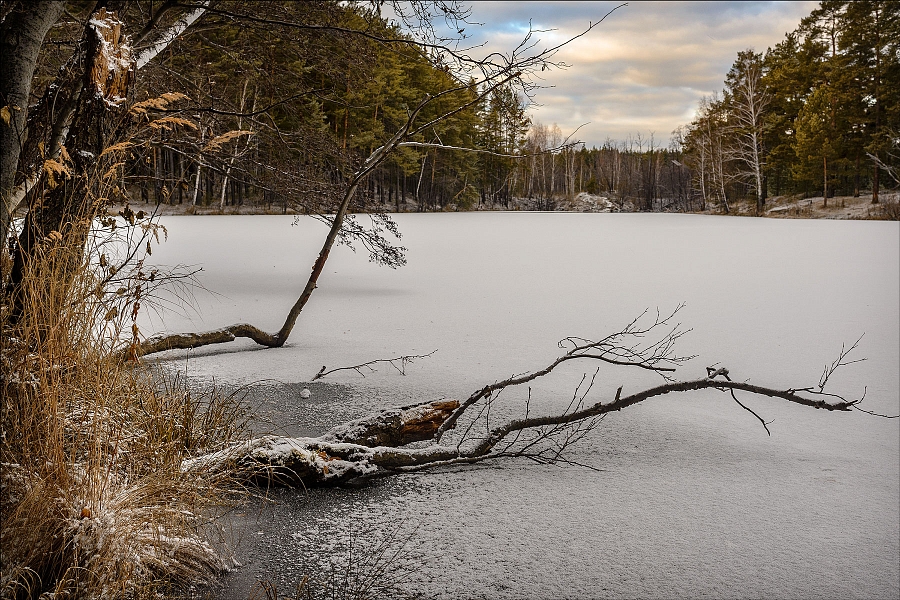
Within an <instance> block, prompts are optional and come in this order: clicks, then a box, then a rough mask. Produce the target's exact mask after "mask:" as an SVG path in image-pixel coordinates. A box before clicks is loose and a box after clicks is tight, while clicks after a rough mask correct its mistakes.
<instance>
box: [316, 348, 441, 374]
mask: <svg viewBox="0 0 900 600" xmlns="http://www.w3.org/2000/svg"><path fill="white" fill-rule="evenodd" d="M435 352H437V349H435V350H432V351H431V352H429V353H428V354H412V355H409V356H406V355H404V356H398V357H396V358H377V359H375V360H370V361H368V362H364V363H362V364H359V365H353V366H351V367H337V368H336V369H329V370H328V371H326V370H325V365H322V368H321V369H319V372H318V373H316V375H315V377H313V378H312V380H313V381H315V380H317V379H322V378H323V377H326V376H328V375H330V374H331V373H336V372H337V371H356V372H357V373H359V374H360V375H361V376H363V377H365V376H366V374H365V373H363V369H368V371H369V372H370V373H375V372H376V369H373V368H372V365H376V364H378V363H388V364H389V365H391V366H392V367H394V368H395V369H397V372H398V373H400V374H401V375H406V365H409V364H412V363H414V362H415V361H417V360H419V359H420V358H428V357H429V356H431V355H432V354H434V353H435ZM397 363H400V366H397Z"/></svg>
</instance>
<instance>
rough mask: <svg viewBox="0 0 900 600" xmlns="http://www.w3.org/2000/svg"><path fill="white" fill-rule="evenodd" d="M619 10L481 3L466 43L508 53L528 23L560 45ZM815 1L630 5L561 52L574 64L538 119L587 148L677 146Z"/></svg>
mask: <svg viewBox="0 0 900 600" xmlns="http://www.w3.org/2000/svg"><path fill="white" fill-rule="evenodd" d="M616 6H618V3H614V2H476V3H474V4H472V20H473V21H478V22H480V23H483V25H482V26H481V27H474V26H469V27H467V28H466V33H467V34H471V36H472V37H471V38H470V39H469V40H467V41H468V42H471V43H472V44H473V45H474V44H480V43H485V42H486V46H485V50H482V52H485V53H486V52H508V51H510V50H511V49H512V48H513V47H515V45H516V44H517V43H518V42H519V41H521V39H522V36H523V35H524V33H525V32H526V31H527V30H528V27H529V24H530V26H531V27H533V28H534V29H544V30H553V31H546V32H543V33H538V34H535V37H536V38H539V39H540V44H539V45H540V47H548V46H552V45H555V44H559V43H561V42H563V41H565V40H567V39H569V38H571V37H572V36H574V35H577V34H578V33H580V32H581V31H583V30H584V29H585V28H586V27H587V25H588V23H589V22H596V21H598V20H599V19H600V18H602V17H603V16H604V15H606V14H607V13H608V12H609V11H610V10H612V9H613V8H615V7H616ZM816 6H817V3H816V2H630V3H629V4H628V6H623V7H620V8H618V9H616V10H615V11H614V12H612V14H610V15H609V16H608V17H607V18H606V20H605V21H604V22H603V23H602V24H600V25H599V26H598V27H597V28H596V29H594V30H593V31H591V32H590V33H588V34H587V35H585V36H583V37H581V38H579V39H577V40H575V41H573V42H572V43H570V44H568V45H566V46H564V47H563V48H562V49H560V51H559V53H558V55H557V57H556V58H557V59H559V60H561V61H564V62H565V63H567V64H569V65H571V67H570V68H568V69H564V70H554V71H548V72H545V73H542V74H541V75H542V78H543V81H542V83H543V84H544V85H547V86H552V87H549V88H548V89H544V90H541V91H540V92H539V93H538V95H537V97H536V101H537V102H538V103H539V104H540V105H541V106H536V107H534V108H533V109H532V114H533V116H534V118H535V119H537V120H539V121H541V122H543V123H546V124H548V125H549V124H552V123H557V124H558V125H559V126H560V127H561V128H562V129H563V131H565V132H571V131H572V130H574V129H575V128H577V127H578V126H579V125H582V124H583V123H585V122H587V121H590V125H587V126H585V127H584V128H582V129H581V130H580V131H579V133H578V137H579V138H580V139H582V140H584V141H585V142H586V143H587V144H588V146H591V145H601V144H602V143H603V142H604V140H606V139H607V138H611V139H613V140H625V139H627V138H629V137H633V136H635V135H636V134H638V133H640V134H641V135H643V136H647V135H648V134H649V133H650V132H655V137H656V139H657V140H658V141H662V142H663V144H666V143H668V138H669V134H670V133H671V131H672V130H673V129H675V128H676V127H678V126H679V125H683V124H686V123H687V122H689V121H690V120H691V118H692V117H693V114H694V112H695V111H696V108H697V102H698V101H699V99H700V98H701V97H702V96H704V95H709V94H711V93H712V92H713V91H717V90H721V89H722V87H723V81H724V79H725V75H726V73H727V72H728V69H729V68H730V67H731V64H732V63H733V62H734V59H735V57H736V56H737V53H738V52H739V51H740V50H744V49H746V48H753V49H755V50H756V51H757V52H765V50H766V49H767V48H769V47H771V46H774V45H775V44H777V43H778V42H780V41H781V40H782V39H784V35H785V33H787V32H788V31H791V30H793V29H795V28H796V27H797V25H798V24H799V23H800V19H801V18H802V17H804V16H806V15H808V14H809V13H810V12H811V11H812V10H813V9H814V8H815V7H816Z"/></svg>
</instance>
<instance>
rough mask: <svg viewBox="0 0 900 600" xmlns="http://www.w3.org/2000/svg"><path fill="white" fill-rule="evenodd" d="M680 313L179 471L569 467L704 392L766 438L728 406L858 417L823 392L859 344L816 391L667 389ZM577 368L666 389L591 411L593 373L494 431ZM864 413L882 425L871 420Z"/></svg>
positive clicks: (747, 386) (849, 404) (690, 384)
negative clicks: (532, 363)
mask: <svg viewBox="0 0 900 600" xmlns="http://www.w3.org/2000/svg"><path fill="white" fill-rule="evenodd" d="M680 308H681V306H679V307H678V308H677V309H676V310H675V311H674V312H673V313H671V314H670V315H668V316H666V317H661V316H660V314H659V313H657V315H656V317H655V318H654V319H653V320H652V322H650V323H649V324H643V325H642V324H641V317H638V319H635V320H634V321H632V322H631V323H629V324H628V325H627V326H626V327H625V328H623V329H622V330H621V331H619V332H617V333H614V334H612V335H610V336H607V337H605V338H602V339H601V340H600V341H596V342H594V341H590V340H586V339H585V338H577V337H570V338H565V339H564V340H563V341H561V342H560V346H562V347H567V348H569V350H568V351H567V352H566V353H565V354H563V355H562V356H560V357H559V358H557V359H556V360H555V361H553V362H552V363H551V364H550V365H548V366H547V367H545V368H544V369H541V370H538V371H534V372H531V373H526V374H523V375H517V376H513V377H510V378H508V379H506V380H503V381H500V382H496V383H494V384H491V385H488V386H485V387H483V388H481V389H480V390H478V391H476V392H474V393H473V394H472V395H471V396H470V397H469V398H468V399H467V400H465V401H464V402H462V403H460V402H458V401H456V400H438V401H434V402H425V403H421V404H414V405H411V406H405V407H400V408H396V409H388V410H385V411H382V412H380V413H378V414H376V415H374V416H372V417H366V418H363V419H357V420H356V421H351V422H349V423H347V424H345V425H341V426H338V427H335V428H334V429H332V430H331V431H329V432H327V433H325V434H323V435H321V436H319V437H315V438H288V437H277V436H267V437H263V438H259V439H255V440H250V441H246V442H242V443H241V444H238V445H235V446H233V447H231V448H228V449H226V450H222V451H219V452H216V453H213V454H208V455H205V456H200V457H197V458H193V459H190V460H188V461H185V463H184V464H183V469H185V470H204V471H210V472H212V473H218V472H223V471H227V472H229V473H230V474H231V475H233V476H234V475H236V476H238V477H243V478H245V479H247V480H250V481H255V482H257V483H264V484H266V485H271V484H279V485H304V486H313V485H334V484H339V483H342V482H344V481H347V480H349V479H355V478H361V477H362V478H365V477H373V476H379V475H386V474H392V473H400V472H404V471H415V470H421V469H428V468H435V467H441V466H449V465H458V464H474V463H478V462H482V461H486V460H495V459H499V458H510V457H520V458H527V459H529V460H532V461H535V462H538V463H542V464H545V463H559V462H562V463H565V464H569V463H571V464H575V463H573V462H572V461H570V460H569V459H568V458H567V457H566V451H567V450H568V449H569V448H571V447H572V445H573V444H575V443H577V442H578V440H580V439H582V438H583V437H584V436H585V435H587V434H589V433H590V432H591V431H593V430H594V429H595V428H596V427H597V425H598V424H599V423H600V421H602V420H603V418H604V417H605V416H606V415H607V414H609V413H611V412H615V411H620V410H622V409H624V408H627V407H629V406H634V405H635V404H638V403H640V402H643V401H645V400H649V399H651V398H656V397H660V396H666V395H669V394H683V393H689V392H693V391H699V390H704V389H715V390H719V391H721V392H723V393H724V392H727V393H728V394H729V395H730V396H731V397H732V399H733V400H734V401H735V402H737V403H738V404H739V405H740V406H741V407H742V408H744V409H745V410H747V411H748V412H750V413H751V414H753V415H754V416H755V417H756V418H757V419H758V420H759V421H760V422H761V423H762V424H763V427H765V429H766V432H767V433H768V434H769V435H771V431H770V430H769V428H768V425H769V423H768V422H766V421H765V420H764V419H763V418H762V417H761V416H760V415H759V414H757V413H756V412H755V411H754V410H753V409H751V408H750V407H748V406H747V405H746V404H744V403H742V402H740V401H739V400H738V399H737V397H736V396H735V392H736V391H741V392H746V393H748V394H753V395H756V396H766V397H770V398H779V399H782V400H786V401H788V402H791V403H794V404H798V405H800V406H806V407H810V408H816V409H821V410H828V411H844V412H847V411H851V410H863V409H861V408H859V406H858V404H859V403H860V402H861V401H862V400H863V398H865V394H863V396H862V397H861V398H859V399H858V400H847V399H846V398H845V397H843V396H841V395H838V394H834V393H830V392H825V383H827V380H828V378H829V377H830V376H831V374H833V373H834V371H835V370H836V369H837V368H839V367H841V366H845V365H848V364H852V363H853V362H857V361H851V360H847V355H848V354H849V353H850V352H851V351H852V350H853V349H855V348H856V346H857V344H853V345H852V346H851V347H850V349H845V348H842V349H841V354H840V356H839V357H838V359H837V360H835V361H834V362H833V363H831V365H830V366H829V367H828V368H826V371H825V374H826V376H824V377H823V378H822V380H820V384H821V385H819V386H815V387H803V388H787V389H782V388H774V387H768V386H763V385H756V384H752V383H749V382H747V381H734V380H732V378H731V376H730V374H729V371H728V369H726V368H724V367H720V368H715V367H707V372H706V377H702V378H700V379H692V380H688V381H676V380H674V379H672V377H671V376H670V375H669V373H670V372H671V370H672V367H669V366H665V365H670V364H678V363H680V362H682V361H684V360H686V358H684V357H678V356H677V355H676V354H674V349H673V343H674V341H675V340H676V339H677V338H678V337H680V336H681V335H683V333H684V331H683V330H681V329H680V326H679V325H677V324H676V325H673V324H672V323H671V321H672V320H673V317H674V315H675V313H677V312H678V310H680ZM644 314H646V311H645V313H644ZM642 317H643V315H642ZM651 332H656V333H657V335H655V336H650V337H651V339H650V340H649V341H643V338H645V337H647V336H648V334H650V333H651ZM574 359H589V360H600V361H601V362H603V363H605V364H610V365H613V366H617V367H622V366H634V367H638V368H643V369H650V370H652V371H655V372H657V373H658V374H659V375H660V376H662V377H663V379H664V382H663V383H662V384H660V385H657V386H655V387H650V388H647V389H644V390H642V391H639V392H637V393H634V394H630V395H623V394H622V387H619V388H618V389H617V390H616V392H615V395H614V397H612V398H611V399H606V400H601V401H599V402H594V403H592V404H591V403H588V402H587V396H588V394H589V392H591V390H592V388H593V385H594V381H595V379H596V378H597V375H598V373H599V370H600V369H599V367H598V368H597V369H596V370H595V371H594V374H593V376H591V377H588V376H587V375H586V374H585V375H584V376H583V377H582V379H581V382H580V383H579V384H578V386H577V387H576V389H575V392H574V394H573V395H572V398H571V400H570V401H569V403H568V405H567V406H566V408H565V409H564V410H562V411H561V412H559V413H556V414H549V415H538V416H535V415H533V414H531V389H530V388H529V390H528V400H527V401H526V404H525V409H524V415H523V416H522V418H519V419H510V420H506V421H504V422H502V423H501V424H499V425H495V426H491V409H492V407H493V405H494V404H495V403H496V402H498V398H499V396H500V394H501V392H502V391H503V390H504V389H506V388H507V387H511V386H518V385H523V384H527V383H529V382H530V381H533V380H534V379H536V378H538V377H541V376H543V375H546V374H547V373H549V372H551V371H552V370H553V369H554V368H555V367H556V366H558V365H559V364H561V363H562V362H565V361H567V360H574ZM390 360H396V359H390ZM373 362H376V361H373ZM382 362H389V360H388V361H382ZM361 367H362V366H359V368H361ZM345 368H354V367H345ZM320 373H322V372H320ZM863 412H866V413H868V414H873V415H875V416H886V415H877V414H875V413H873V412H871V411H863ZM463 417H465V419H466V421H465V422H466V426H465V427H462V428H461V431H457V432H456V433H455V434H454V437H455V438H456V439H455V440H454V441H453V442H452V443H448V444H445V443H442V442H441V439H442V436H443V435H445V434H447V433H448V432H449V431H450V430H453V429H455V428H456V426H457V424H458V423H459V421H460V420H461V419H462V418H463ZM890 418H895V417H890Z"/></svg>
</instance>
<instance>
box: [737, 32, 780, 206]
mask: <svg viewBox="0 0 900 600" xmlns="http://www.w3.org/2000/svg"><path fill="white" fill-rule="evenodd" d="M726 85H727V86H728V91H729V97H728V101H729V108H730V111H729V113H730V114H729V116H730V118H731V120H732V123H731V130H732V132H733V133H734V135H733V136H732V139H733V141H734V143H733V145H732V146H731V148H730V149H729V154H730V155H731V158H733V159H735V160H736V161H737V163H738V164H740V165H743V166H744V169H742V173H741V175H740V176H741V178H742V179H748V180H750V181H751V182H752V185H753V189H754V191H755V195H756V213H757V214H761V213H762V210H763V206H764V205H765V203H766V188H765V183H764V179H763V177H764V176H763V171H764V170H765V166H766V165H765V154H764V149H763V136H764V134H765V122H764V114H765V110H766V108H767V107H768V105H769V103H770V102H771V95H770V94H769V93H768V91H767V90H766V88H765V85H764V83H763V62H762V55H761V54H757V53H755V52H753V51H752V50H744V51H743V52H739V53H738V58H737V61H735V63H734V66H732V67H731V71H730V72H729V73H728V79H727V80H726Z"/></svg>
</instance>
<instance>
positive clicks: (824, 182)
mask: <svg viewBox="0 0 900 600" xmlns="http://www.w3.org/2000/svg"><path fill="white" fill-rule="evenodd" d="M279 10H281V11H284V12H285V13H286V14H285V15H284V18H283V20H284V22H289V21H293V22H295V21H297V20H298V19H297V15H294V14H293V13H297V12H309V13H316V14H315V15H304V17H305V18H306V20H309V17H310V16H313V17H315V20H316V21H317V22H321V23H330V24H331V25H333V26H334V27H337V28H340V27H345V28H347V29H348V30H349V29H354V30H358V29H364V30H366V31H369V32H371V33H372V38H366V37H360V36H352V35H347V36H346V37H345V38H343V39H342V38H340V37H338V38H337V39H339V40H340V41H339V42H336V41H335V40H336V38H335V36H334V35H328V36H325V35H320V34H318V32H316V31H315V30H312V31H304V32H302V33H303V37H302V39H298V37H297V36H296V35H292V34H294V33H295V32H292V31H290V28H287V27H285V28H279V27H277V26H273V25H272V21H276V22H277V21H278V15H270V16H269V17H268V18H267V22H266V24H265V26H259V27H254V26H253V24H252V23H247V22H246V20H245V21H243V22H242V23H241V24H240V25H238V24H227V23H226V24H223V25H221V26H217V27H210V28H209V29H208V30H207V31H202V32H200V33H197V34H195V35H192V36H185V37H184V39H182V40H179V41H178V42H176V44H173V46H172V48H171V49H170V50H169V51H168V55H167V57H165V60H163V61H161V63H160V64H159V65H156V66H155V67H154V72H153V77H152V78H148V80H147V81H148V84H146V85H145V88H144V89H143V90H139V91H138V98H140V97H141V94H144V97H145V98H146V99H147V100H146V101H147V102H148V103H149V106H148V109H157V110H158V109H169V110H171V111H172V113H173V116H172V118H171V121H170V122H169V123H168V124H163V125H162V126H160V125H157V126H156V128H155V129H154V131H153V136H152V139H149V140H148V142H149V143H146V144H143V145H140V148H141V150H140V151H137V150H136V151H135V153H134V155H133V158H132V160H131V162H130V164H129V167H128V169H127V170H126V172H125V177H127V178H129V179H130V182H129V183H130V185H129V186H128V189H129V190H130V194H131V197H132V198H134V199H137V198H135V196H136V195H137V194H138V193H139V194H140V196H141V199H142V200H144V201H151V202H153V201H155V202H166V203H178V204H184V203H188V204H198V205H204V206H210V205H212V206H219V207H222V208H224V207H226V206H231V205H266V206H269V207H281V208H283V209H285V210H287V209H289V208H290V209H292V210H297V211H299V212H311V211H316V210H327V208H328V206H329V205H330V201H329V198H332V197H334V195H335V190H337V189H338V188H339V187H340V185H341V183H342V182H343V181H345V180H346V178H347V176H348V173H351V172H352V171H353V169H354V168H355V166H358V164H359V162H360V161H361V160H362V159H363V158H364V157H365V156H368V155H369V154H370V153H371V152H372V151H373V150H374V149H375V148H377V147H378V146H379V145H380V144H381V143H383V142H384V141H385V140H386V139H387V137H389V135H390V134H391V133H392V132H393V131H395V130H396V129H397V127H398V126H399V125H400V124H401V123H402V122H403V121H404V120H405V119H406V118H407V115H408V113H409V111H410V110H411V107H412V106H413V105H414V104H415V103H416V102H417V100H418V99H419V98H422V97H424V95H425V94H431V95H437V94H440V92H441V91H442V90H445V89H448V88H450V87H454V86H457V87H460V86H459V84H460V83H464V82H459V81H456V80H455V76H454V74H453V73H452V72H451V71H450V69H446V68H442V66H441V64H440V62H435V61H434V60H433V58H434V57H432V56H429V54H428V51H427V49H423V48H421V47H416V46H410V45H405V44H403V43H402V40H403V39H404V37H405V34H404V32H403V31H402V30H401V28H400V27H398V26H397V25H396V24H392V23H390V22H388V21H387V20H386V19H384V18H382V17H381V15H380V14H378V12H377V10H376V9H375V8H372V6H371V5H368V4H365V5H358V4H352V3H350V4H325V3H323V4H319V5H317V4H308V3H297V4H295V3H284V4H283V6H281V8H280V9H279ZM222 12H226V13H227V11H222ZM287 13H291V14H287ZM225 16H227V14H226V15H225ZM392 39H393V40H398V42H396V43H391V42H390V41H387V42H386V41H385V40H392ZM236 48H237V49H239V50H237V51H236V50H235V49H236ZM898 57H900V3H897V2H883V1H855V2H847V1H826V2H822V3H821V4H820V6H819V7H818V8H817V9H815V10H814V11H813V12H812V13H811V14H810V15H809V16H808V17H806V18H805V19H803V20H802V22H801V23H800V25H799V26H798V27H797V29H795V30H794V31H792V32H790V33H788V34H786V36H785V38H784V40H783V41H782V42H780V43H779V44H778V45H776V46H775V47H774V48H770V49H768V50H767V51H766V52H765V53H761V52H755V51H754V50H752V49H748V50H745V51H742V52H740V53H738V55H737V58H736V60H735V62H734V64H733V66H732V67H731V69H730V71H729V72H728V74H727V76H726V79H725V82H724V89H723V91H722V92H721V93H714V94H712V95H711V96H709V97H705V98H703V99H702V100H701V101H700V103H699V106H698V110H697V114H696V117H695V119H694V120H693V121H692V122H691V123H689V124H686V125H684V126H681V127H679V128H677V129H676V130H675V131H674V132H672V136H671V138H670V139H669V140H659V139H658V138H656V137H655V136H654V134H649V135H646V136H644V135H641V134H638V135H635V136H633V137H630V138H629V139H627V140H625V141H612V140H609V141H607V142H606V143H605V144H603V146H602V147H600V148H596V147H594V148H590V149H588V148H586V147H585V146H584V145H574V144H572V143H571V141H572V140H569V139H567V138H566V136H565V134H564V132H562V131H561V130H560V129H559V127H557V126H556V125H550V126H548V125H545V124H541V123H538V122H532V121H531V119H530V118H529V117H528V115H527V112H526V104H527V102H526V100H527V99H526V98H523V97H521V96H520V95H519V94H518V93H516V92H514V91H512V90H511V89H509V88H507V87H502V86H501V87H498V88H496V89H494V90H492V91H491V92H490V93H488V94H485V96H484V98H483V99H482V100H481V101H479V102H476V103H474V104H471V105H469V106H466V108H464V109H462V110H460V111H459V112H458V113H456V114H454V115H453V116H452V117H451V118H449V119H446V120H444V121H443V122H442V123H440V124H438V125H436V126H435V127H433V128H432V130H431V131H429V132H424V133H422V134H420V136H419V138H420V141H421V142H423V144H434V145H435V146H436V145H441V146H444V147H443V148H435V147H404V148H400V149H398V151H397V152H396V153H395V154H394V156H393V157H392V158H391V159H390V160H388V161H386V162H385V163H384V164H383V165H381V166H380V167H379V168H378V169H377V170H376V171H374V172H373V173H372V174H371V175H369V176H368V177H367V179H366V181H365V183H364V186H363V189H362V190H361V193H360V194H359V195H358V200H357V201H356V206H355V207H354V210H361V211H362V210H371V211H387V212H390V211H398V212H399V211H407V210H418V211H432V210H472V209H477V208H524V209H538V210H552V209H554V208H560V207H562V208H566V207H568V208H572V207H574V206H575V205H574V203H573V201H574V199H575V197H576V196H577V195H578V194H580V193H581V192H587V193H589V194H592V195H596V196H602V197H605V198H606V201H605V202H603V204H602V205H601V208H602V207H605V208H608V209H612V210H644V211H651V210H681V211H695V210H705V209H707V208H710V207H711V206H714V207H718V208H721V209H722V210H724V211H726V212H727V211H728V210H729V202H732V201H735V200H751V201H754V200H755V202H756V208H757V210H758V211H761V210H762V209H763V207H764V206H765V201H766V198H767V197H770V196H773V195H774V196H782V195H788V194H803V195H805V196H807V197H808V196H825V199H826V202H827V198H828V197H831V196H833V195H834V194H839V195H856V196H858V195H859V194H860V193H861V191H863V190H865V191H871V193H872V194H873V201H874V202H877V201H878V199H879V193H883V190H884V189H885V188H891V187H896V186H897V184H898V180H897V167H898V165H900V148H898V145H900V58H898ZM461 87H463V88H465V85H463V86H461ZM481 91H482V90H479V89H478V88H477V86H475V85H474V84H472V85H471V86H470V87H469V88H467V89H464V90H461V91H456V92H454V93H453V94H451V95H449V96H447V97H445V98H442V99H441V101H439V102H435V103H434V104H433V105H431V106H429V107H428V108H427V111H430V112H433V113H434V114H439V113H441V112H442V111H447V110H450V109H451V108H452V107H454V106H464V105H467V104H468V103H470V102H471V100H472V99H473V98H476V97H477V96H478V95H479V94H480V93H481ZM169 101H171V106H169V105H166V106H161V105H160V102H162V103H166V102H169ZM154 102H155V104H154ZM223 105H224V106H230V107H231V109H230V110H223V109H221V107H222V106H223ZM186 106H187V108H186ZM211 106H216V107H219V108H218V109H217V110H210V109H208V108H207V107H211ZM423 116H424V118H426V119H427V118H428V117H429V115H428V114H425V115H423ZM448 147H449V148H448ZM136 148H137V146H136ZM452 148H465V149H476V150H479V152H469V151H465V150H454V149H452ZM122 187H123V189H124V188H125V186H124V185H123V186H122ZM596 206H597V204H596V203H594V207H596ZM580 208H582V209H583V208H585V207H580Z"/></svg>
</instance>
